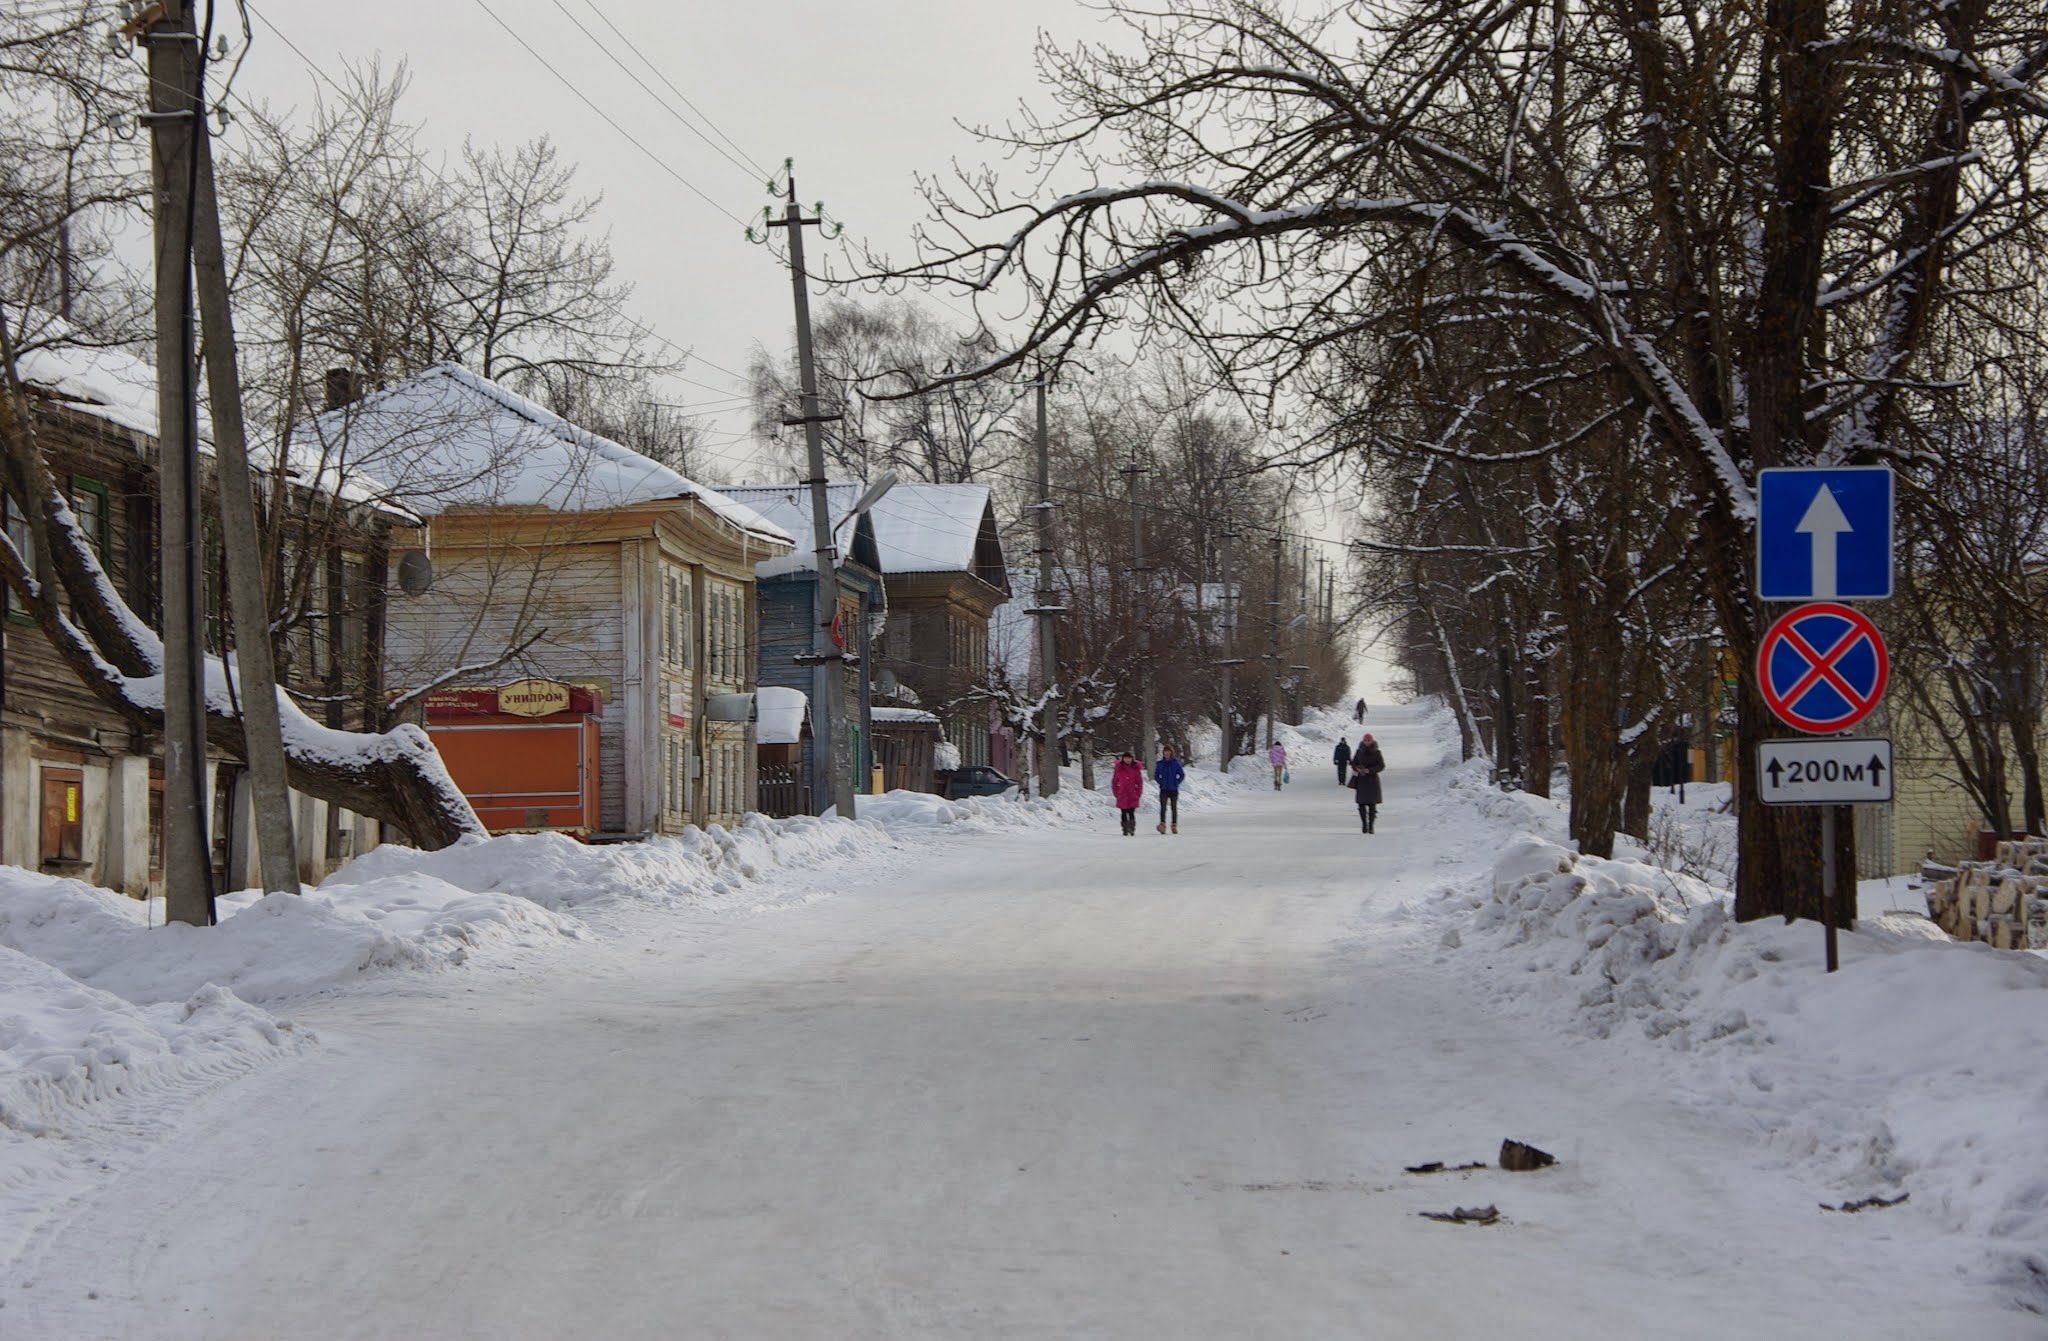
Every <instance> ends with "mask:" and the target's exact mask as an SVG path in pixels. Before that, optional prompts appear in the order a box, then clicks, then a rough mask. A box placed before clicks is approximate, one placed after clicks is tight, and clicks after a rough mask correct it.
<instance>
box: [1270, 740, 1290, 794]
mask: <svg viewBox="0 0 2048 1341" xmlns="http://www.w3.org/2000/svg"><path fill="white" fill-rule="evenodd" d="M1266 762H1267V763H1269V764H1271V765H1273V790H1274V791H1276V792H1277V791H1279V790H1280V784H1281V783H1282V782H1283V781H1285V780H1286V777H1287V747H1286V746H1285V745H1282V744H1281V743H1280V742H1279V741H1277V740H1276V741H1274V742H1273V743H1272V744H1271V745H1268V746H1267V747H1266Z"/></svg>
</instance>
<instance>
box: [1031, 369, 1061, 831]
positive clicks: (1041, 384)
mask: <svg viewBox="0 0 2048 1341" xmlns="http://www.w3.org/2000/svg"><path fill="white" fill-rule="evenodd" d="M1031 385H1032V386H1034V387H1036V388H1037V389H1038V599H1037V601H1036V603H1035V604H1034V605H1033V608H1032V609H1031V611H1030V613H1031V614H1032V616H1033V617H1035V618H1036V619H1037V620H1038V666H1039V682H1038V683H1037V684H1034V685H1033V686H1032V690H1033V692H1035V693H1037V694H1038V695H1039V704H1038V739H1039V747H1038V750H1039V755H1038V794H1039V795H1040V796H1055V795H1058V793H1059V789H1060V734H1059V709H1058V707H1057V706H1056V705H1057V703H1058V701H1059V692H1060V661H1059V626H1058V624H1057V623H1055V622H1054V621H1056V620H1057V619H1058V618H1059V616H1060V608H1059V606H1058V605H1056V604H1055V603H1054V600H1053V583H1052V570H1053V561H1052V509H1053V502H1052V442H1051V438H1050V436H1049V435H1048V434H1047V432H1046V427H1045V385H1046V381H1045V373H1044V372H1043V371H1041V372H1040V373H1039V375H1038V380H1037V381H1035V382H1033V383H1032V384H1031Z"/></svg>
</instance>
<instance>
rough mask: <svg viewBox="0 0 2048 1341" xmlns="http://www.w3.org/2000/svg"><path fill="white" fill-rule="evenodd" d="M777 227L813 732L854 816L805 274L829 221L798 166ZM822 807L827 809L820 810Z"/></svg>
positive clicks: (836, 802)
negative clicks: (807, 518)
mask: <svg viewBox="0 0 2048 1341" xmlns="http://www.w3.org/2000/svg"><path fill="white" fill-rule="evenodd" d="M766 222H767V225H768V227H770V228H787V229H788V230H789V285H790V289H791V290H792V292H793V293H794V294H795V296H796V359H797V385H798V387H799V388H800V389H801V393H802V402H801V408H800V412H799V413H798V414H797V415H796V416H795V417H794V418H785V419H784V420H783V421H782V422H783V423H784V424H785V425H789V424H802V425H803V426H804V450H805V464H806V465H807V466H808V467H809V469H810V476H811V477H810V478H809V479H808V480H805V481H804V483H805V484H808V485H809V486H810V489H811V534H812V539H813V540H814V541H815V543H816V556H815V557H816V561H817V568H818V571H817V586H816V590H815V595H814V598H813V606H812V613H813V618H812V621H811V624H812V628H811V651H810V655H809V656H808V657H805V658H804V660H807V661H809V662H810V663H811V738H812V740H813V742H814V745H813V749H814V750H815V752H816V757H817V762H818V764H819V769H820V771H821V772H823V773H825V774H826V776H827V778H828V780H829V781H828V787H827V790H828V791H829V792H830V794H831V797H832V805H833V806H834V807H835V808H836V809H837V810H838V811H839V817H840V818H841V819H852V818H854V800H853V795H854V793H853V761H852V760H851V758H849V754H850V751H849V750H848V748H847V740H846V726H845V722H846V673H845V670H844V664H845V660H846V653H845V651H844V650H843V649H841V648H840V647H837V646H834V645H833V641H832V625H833V623H834V622H835V621H836V619H837V618H838V614H839V555H838V550H837V547H836V546H834V545H833V543H832V517H831V504H830V502H829V500H828V499H827V497H826V488H825V485H826V479H825V434H824V429H823V425H825V424H827V423H830V422H832V421H833V420H836V419H838V418H839V416H838V415H836V414H820V413H819V411H818V370H817V366H816V363H815V361H814V360H813V358H812V355H811V295H810V289H809V287H808V286H809V283H810V277H809V276H808V275H806V274H805V273H804V229H805V228H807V227H811V226H813V225H817V224H822V223H823V222H824V220H823V219H822V218H820V217H812V218H808V219H807V218H805V217H804V213H803V210H802V208H801V207H800V206H798V204H797V203H796V173H794V172H791V173H790V174H789V199H788V202H787V205H786V206H785V208H784V210H783V217H782V218H781V219H779V220H777V219H769V220H767V221H766ZM821 813H822V812H821Z"/></svg>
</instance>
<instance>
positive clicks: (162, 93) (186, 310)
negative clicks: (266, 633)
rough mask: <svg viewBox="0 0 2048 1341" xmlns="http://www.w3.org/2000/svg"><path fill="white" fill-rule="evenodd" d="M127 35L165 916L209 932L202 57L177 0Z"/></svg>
mask: <svg viewBox="0 0 2048 1341" xmlns="http://www.w3.org/2000/svg"><path fill="white" fill-rule="evenodd" d="M134 35H135V36H136V37H137V39H138V40H139V41H140V42H141V43H142V45H143V46H145V47H147V48H148V49H149V111H148V112H147V113H146V114H145V115H144V116H143V117H142V121H143V124H144V125H146V126H148V127H149V132H150V155H149V166H150V187H151V198H152V203H153V205H154V207H155V208H154V210H153V227H152V230H151V231H152V234H153V242H154V246H155V252H156V406H157V444H158V449H157V475H158V482H159V487H158V495H159V498H158V503H159V514H160V515H159V522H158V528H157V529H158V538H159V541H160V543H161V546H162V549H161V552H160V554H159V556H158V573H159V581H160V582H161V584H162V590H163V600H162V610H163V648H164V667H163V670H164V867H163V869H164V914H165V916H166V918H168V919H169V920H171V921H176V922H185V923H189V924H191V925H193V926H211V925H212V924H213V921H214V908H213V867H212V863H211V861H210V859H209V853H208V845H207V838H206V812H207V804H206V802H207V797H206V636H205V635H206V630H205V627H204V622H203V621H204V620H205V617H206V599H205V590H204V587H203V585H202V583H203V579H204V572H203V568H204V565H203V564H202V563H201V562H200V556H199V536H200V526H199V494H200V478H199V414H198V406H197V394H196V392H197V386H196V382H197V376H196V365H197V361H198V359H197V350H196V348H195V343H194V333H193V308H194V303H193V294H192V225H193V213H192V211H193V188H194V179H195V178H196V176H197V175H198V158H197V155H196V153H195V142H196V140H197V138H198V135H199V116H200V108H199V96H198V90H199V79H200V69H201V66H202V64H203V62H204V59H205V50H204V48H203V47H202V46H201V44H200V38H199V34H198V33H197V32H195V31H193V27H192V11H191V7H190V6H189V5H188V4H187V3H186V2H185V0H166V2H165V3H164V4H163V5H162V7H161V10H160V12H159V16H158V17H157V18H156V20H155V22H154V23H151V24H150V25H149V26H147V27H143V28H139V29H137V30H136V31H135V33H134Z"/></svg>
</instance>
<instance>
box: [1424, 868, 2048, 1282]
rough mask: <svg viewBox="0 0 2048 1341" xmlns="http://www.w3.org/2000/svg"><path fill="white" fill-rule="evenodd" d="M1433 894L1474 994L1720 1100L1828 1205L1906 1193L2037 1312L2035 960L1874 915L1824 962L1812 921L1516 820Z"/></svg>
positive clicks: (2045, 1017)
mask: <svg viewBox="0 0 2048 1341" xmlns="http://www.w3.org/2000/svg"><path fill="white" fill-rule="evenodd" d="M1448 897H1449V899H1450V902H1451V903H1452V905H1453V910H1454V912H1456V913H1457V916H1455V917H1454V918H1453V919H1452V920H1453V922H1454V923H1457V922H1462V923H1463V924H1464V931H1463V933H1462V934H1459V930H1458V926H1457V925H1453V926H1451V927H1450V928H1449V929H1448V930H1447V932H1446V933H1445V936H1444V938H1443V939H1442V940H1441V941H1440V942H1439V944H1440V945H1441V946H1442V947H1443V952H1444V953H1459V954H1463V955H1466V956H1472V957H1476V958H1480V959H1483V961H1484V967H1485V970H1486V971H1485V972H1483V973H1475V974H1473V975H1472V980H1473V982H1474V984H1475V990H1476V991H1478V992H1480V993H1481V994H1483V995H1487V996H1490V997H1492V998H1494V999H1495V1000H1496V1001H1497V1002H1498V1003H1499V1004H1500V1006H1501V1007H1502V1008H1503V1009H1510V1010H1513V1011H1515V1012H1517V1013H1518V1014H1521V1015H1523V1016H1525V1017H1533V1018H1540V1019H1545V1020H1548V1021H1549V1022H1551V1023H1552V1024H1553V1025H1554V1026H1555V1027H1557V1028H1558V1029H1559V1030H1560V1031H1561V1032H1564V1033H1566V1034H1568V1035H1572V1036H1576V1037H1578V1038H1581V1039H1597V1040H1603V1041H1604V1042H1603V1043H1602V1046H1604V1047H1609V1048H1615V1047H1618V1048H1622V1049H1624V1050H1628V1051H1633V1052H1640V1053H1642V1054H1643V1055H1644V1057H1645V1058H1646V1059H1649V1064H1651V1065H1654V1066H1657V1067H1659V1068H1661V1069H1662V1070H1663V1071H1664V1072H1665V1073H1666V1079H1667V1080H1668V1083H1669V1085H1670V1086H1671V1089H1672V1092H1673V1093H1674V1095H1675V1096H1677V1097H1678V1098H1679V1099H1680V1101H1681V1102H1684V1103H1688V1104H1691V1105H1693V1106H1696V1107H1698V1108H1700V1109H1702V1110H1706V1111H1714V1110H1721V1111H1725V1110H1726V1109H1727V1108H1728V1107H1729V1106H1730V1105H1735V1106H1738V1107H1739V1108H1740V1110H1741V1111H1742V1112H1743V1114H1744V1115H1745V1117H1746V1119H1747V1120H1748V1121H1750V1122H1752V1123H1754V1124H1755V1127H1756V1129H1757V1131H1758V1132H1759V1133H1760V1135H1761V1136H1762V1138H1763V1139H1764V1141H1765V1142H1766V1143H1767V1145H1768V1147H1769V1148H1770V1149H1771V1150H1772V1151H1774V1152H1775V1153H1776V1154H1777V1155H1778V1157H1779V1158H1781V1159H1783V1160H1784V1161H1785V1162H1786V1163H1787V1164H1788V1165H1793V1166H1798V1167H1799V1168H1800V1169H1801V1170H1802V1171H1803V1172H1804V1173H1806V1174H1808V1175H1809V1176H1813V1177H1816V1178H1817V1180H1818V1181H1819V1182H1820V1183H1821V1184H1822V1185H1823V1186H1825V1187H1826V1188H1828V1189H1830V1190H1831V1191H1832V1192H1833V1193H1835V1194H1837V1196H1834V1197H1830V1198H1829V1200H1851V1199H1857V1198H1862V1197H1866V1196H1872V1195H1882V1196H1887V1197H1891V1196H1897V1195H1899V1194H1900V1193H1910V1194H1911V1198H1912V1204H1913V1206H1914V1207H1915V1208H1916V1209H1917V1212H1918V1213H1923V1214H1931V1215H1934V1216H1937V1217H1939V1218H1940V1219H1941V1220H1942V1221H1944V1222H1945V1223H1947V1224H1948V1225H1949V1226H1950V1227H1951V1228H1953V1229H1955V1230H1957V1231H1960V1232H1962V1233H1964V1234H1967V1235H1971V1236H1975V1237H1977V1238H1979V1239H1980V1240H1981V1242H1982V1245H1983V1249H1982V1251H1983V1252H1984V1254H1985V1257H1986V1261H1987V1262H1988V1263H1989V1264H1990V1266H1991V1272H1992V1275H1993V1276H1994V1277H1996V1278H1997V1279H1999V1280H2000V1281H2001V1282H2003V1283H2005V1284H2006V1285H2008V1287H2009V1288H2012V1289H2013V1290H2014V1291H2015V1294H2016V1295H2017V1296H2018V1297H2019V1298H2020V1299H2021V1301H2022V1302H2025V1303H2027V1304H2028V1306H2031V1307H2041V1306H2043V1305H2048V1291H2044V1288H2043V1282H2044V1281H2048V1166H2043V1164H2042V1162H2041V1161H2040V1159H2039V1158H2038V1157H2037V1156H2036V1153H2035V1146H2036V1140H2035V1135H2034V1127H2035V1125H2036V1124H2037V1123H2038V1120H2039V1115H2040V1114H2041V1113H2043V1112H2048V1076H2044V1075H2043V1073H2042V1072H2041V1069H2040V1066H2039V1059H2040V1058H2041V1057H2042V1056H2044V1055H2048V959H2044V958H2043V957H2042V956H2038V955H2033V954H2024V953H2011V952H2003V953H2001V952H1997V951H1993V950H1990V949H1989V948H1988V947H1983V946H1975V945H1963V944H1959V943H1956V942H1953V941H1948V940H1946V939H1945V938H1944V939H1933V938H1930V937H1929V936H1928V935H1927V933H1926V927H1925V924H1924V922H1922V921H1921V920H1919V919H1891V918H1877V919H1865V920H1864V921H1862V922H1860V923H1859V924H1858V928H1857V930H1856V932H1854V933H1853V934H1844V935H1843V936H1842V938H1841V941H1842V960H1843V967H1842V971H1841V972H1840V973H1836V974H1832V975H1831V974H1827V973H1825V972H1824V971H1823V970H1822V964H1821V941H1822V932H1821V929H1820V928H1819V927H1817V926H1815V925H1813V924H1812V923H1808V922H1800V923H1795V924H1792V925H1790V926H1787V925H1785V924H1783V923H1782V922H1779V921H1776V920H1771V921H1767V922H1757V923H1749V924H1738V923H1736V922H1735V921H1734V920H1733V919H1732V917H1731V915H1730V908H1731V906H1732V896H1731V895H1729V893H1728V892H1727V891H1726V890H1724V889H1721V888H1718V887H1716V886H1715V885H1712V884H1708V883H1706V882H1704V881H1702V880H1699V879H1696V878H1693V877H1691V876H1689V875H1685V874H1681V873H1677V872H1673V871H1669V870H1665V869H1661V868H1659V867H1656V866H1652V865H1649V864H1646V863H1644V862H1639V861H1625V860H1617V861H1606V860H1602V859H1600V858H1597V857H1586V856H1581V855H1580V854H1578V853H1576V852H1573V851H1572V850H1570V849H1569V848H1566V847H1564V846H1562V845H1561V844H1559V843H1557V842H1554V841H1552V840H1551V839H1549V838H1546V837H1543V836H1539V835H1536V834H1529V833H1522V834H1518V835H1513V836H1507V835H1503V841H1502V844H1501V847H1500V851H1499V855H1498V857H1497V859H1496V861H1495V863H1494V866H1493V871H1492V888H1491V890H1490V891H1489V892H1488V894H1487V895H1486V896H1484V897H1477V896H1474V895H1473V894H1470V893H1461V894H1457V895H1453V896H1448Z"/></svg>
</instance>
